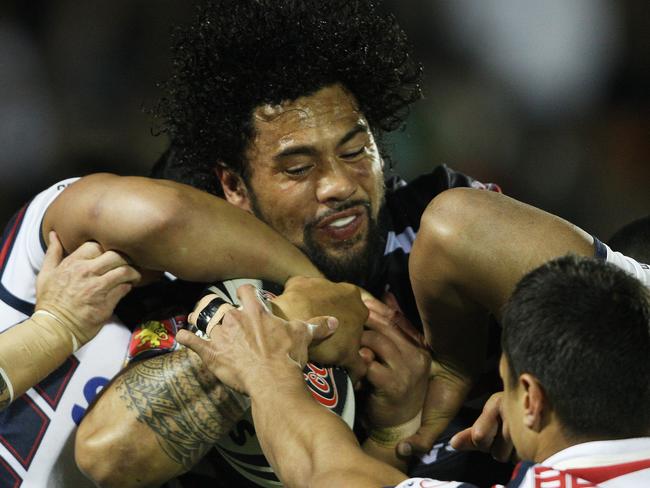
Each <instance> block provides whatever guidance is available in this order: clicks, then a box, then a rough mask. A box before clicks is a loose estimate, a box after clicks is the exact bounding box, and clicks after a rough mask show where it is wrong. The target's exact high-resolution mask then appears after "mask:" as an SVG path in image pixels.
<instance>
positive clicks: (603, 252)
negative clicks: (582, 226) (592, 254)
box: [594, 237, 650, 288]
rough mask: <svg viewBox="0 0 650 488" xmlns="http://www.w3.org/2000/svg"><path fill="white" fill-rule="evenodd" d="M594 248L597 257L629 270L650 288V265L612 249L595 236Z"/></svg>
mask: <svg viewBox="0 0 650 488" xmlns="http://www.w3.org/2000/svg"><path fill="white" fill-rule="evenodd" d="M594 248H595V249H596V257H597V258H599V259H602V260H603V261H605V262H608V263H610V264H613V265H614V266H618V267H619V268H621V269H622V270H624V271H627V272H628V273H629V274H631V275H632V276H634V277H635V278H636V279H638V280H639V281H640V282H641V283H643V284H644V285H645V286H646V287H648V288H650V265H648V264H644V263H640V262H638V261H636V260H635V259H632V258H630V257H628V256H625V255H624V254H621V253H620V252H617V251H612V249H611V248H610V247H609V246H608V245H607V244H604V243H603V242H601V241H599V240H598V239H596V238H595V237H594Z"/></svg>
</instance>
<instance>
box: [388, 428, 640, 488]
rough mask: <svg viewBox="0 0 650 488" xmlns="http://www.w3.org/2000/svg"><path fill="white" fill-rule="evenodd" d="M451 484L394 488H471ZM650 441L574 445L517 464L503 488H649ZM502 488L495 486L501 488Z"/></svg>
mask: <svg viewBox="0 0 650 488" xmlns="http://www.w3.org/2000/svg"><path fill="white" fill-rule="evenodd" d="M473 486H474V485H469V484H465V483H457V482H454V481H451V482H449V481H436V480H432V479H426V478H411V479H408V480H405V481H403V482H401V483H400V484H399V485H397V487H396V488H456V487H457V488H472V487H473ZM649 486H650V437H638V438H635V439H618V440H613V441H595V442H585V443H583V444H576V445H575V446H571V447H568V448H566V449H563V450H562V451H560V452H558V453H556V454H553V455H552V456H551V457H550V458H548V459H547V460H545V461H544V462H542V463H539V464H535V463H531V462H523V463H519V464H518V465H517V467H516V468H515V471H514V474H513V476H512V480H511V481H510V482H509V483H508V484H507V485H506V488H648V487H649ZM500 487H501V485H498V486H495V488H500Z"/></svg>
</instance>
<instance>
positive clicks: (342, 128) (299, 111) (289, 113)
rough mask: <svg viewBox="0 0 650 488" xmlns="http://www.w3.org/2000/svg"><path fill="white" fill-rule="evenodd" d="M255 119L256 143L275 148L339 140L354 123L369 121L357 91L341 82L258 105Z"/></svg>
mask: <svg viewBox="0 0 650 488" xmlns="http://www.w3.org/2000/svg"><path fill="white" fill-rule="evenodd" d="M253 123H254V126H255V137H254V140H253V145H254V146H260V145H264V146H267V147H266V149H273V150H281V149H283V148H285V147H286V146H288V145H292V144H296V143H299V144H319V143H322V142H327V141H329V140H330V139H332V140H335V139H336V137H337V136H339V135H340V134H341V133H345V132H346V131H347V130H349V129H350V128H351V127H354V126H355V125H357V124H359V123H365V124H367V122H366V121H365V118H364V116H363V114H362V113H361V111H360V110H359V108H358V103H357V101H356V99H355V97H354V95H352V94H351V93H350V92H348V91H347V90H346V89H345V88H343V87H342V86H341V85H338V84H337V85H331V86H327V87H324V88H321V89H320V90H318V91H317V92H315V93H314V94H312V95H309V96H305V97H300V98H298V99H296V100H292V101H287V102H283V103H281V104H278V105H262V106H260V107H257V108H256V109H255V110H254V111H253ZM268 146H272V148H269V147H268Z"/></svg>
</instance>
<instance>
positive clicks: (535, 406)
mask: <svg viewBox="0 0 650 488" xmlns="http://www.w3.org/2000/svg"><path fill="white" fill-rule="evenodd" d="M519 388H520V391H521V392H522V394H521V396H520V401H521V402H522V403H523V405H522V407H523V409H522V411H523V414H524V418H523V421H524V425H525V426H526V427H528V428H529V429H531V430H533V431H535V432H540V431H541V430H542V428H543V427H544V414H545V413H546V410H548V406H549V404H548V399H547V398H546V393H545V392H544V388H543V387H542V385H541V383H540V382H539V380H538V379H537V378H535V377H534V376H533V375H531V374H529V373H524V374H522V375H521V376H519Z"/></svg>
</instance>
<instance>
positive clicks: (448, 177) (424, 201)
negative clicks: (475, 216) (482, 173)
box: [386, 164, 501, 233]
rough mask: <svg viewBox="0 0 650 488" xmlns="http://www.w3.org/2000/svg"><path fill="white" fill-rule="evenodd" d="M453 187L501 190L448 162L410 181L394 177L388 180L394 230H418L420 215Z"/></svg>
mask: <svg viewBox="0 0 650 488" xmlns="http://www.w3.org/2000/svg"><path fill="white" fill-rule="evenodd" d="M450 188H476V189H479V190H488V191H496V192H499V193H501V188H499V186H498V185H496V184H494V183H482V182H480V181H478V180H476V179H474V178H472V177H471V176H467V175H466V174H463V173H460V172H458V171H455V170H453V169H451V168H450V167H448V166H447V165H444V164H443V165H440V166H437V167H436V168H435V169H434V170H433V171H432V172H431V173H427V174H424V175H421V176H418V177H417V178H415V179H414V180H413V181H411V182H410V183H408V184H407V183H406V182H405V181H404V180H403V179H401V178H399V177H393V178H391V179H389V180H388V181H387V182H386V203H387V209H388V212H389V213H390V217H391V221H392V226H393V227H394V228H393V229H392V230H394V231H395V232H396V233H400V232H401V231H402V230H403V229H404V228H406V227H407V226H410V227H412V228H413V230H414V231H415V232H417V230H418V228H419V225H420V218H421V217H422V213H423V212H424V209H425V208H426V207H427V205H429V202H430V201H431V200H432V199H433V198H434V197H435V196H436V195H438V194H439V193H442V192H443V191H445V190H449V189H450Z"/></svg>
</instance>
